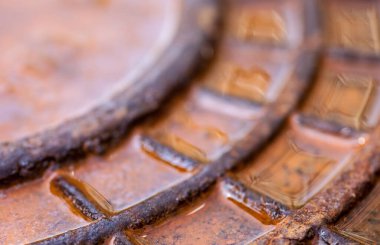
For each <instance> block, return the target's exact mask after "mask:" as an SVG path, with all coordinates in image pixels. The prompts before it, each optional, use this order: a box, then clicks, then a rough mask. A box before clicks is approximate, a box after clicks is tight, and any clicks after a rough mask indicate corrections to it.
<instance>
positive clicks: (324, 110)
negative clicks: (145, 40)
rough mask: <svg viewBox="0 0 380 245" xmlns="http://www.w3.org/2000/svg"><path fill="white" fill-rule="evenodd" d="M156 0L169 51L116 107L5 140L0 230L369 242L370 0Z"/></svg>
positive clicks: (376, 98) (11, 238) (374, 145)
mask: <svg viewBox="0 0 380 245" xmlns="http://www.w3.org/2000/svg"><path fill="white" fill-rule="evenodd" d="M107 2H108V1H105V2H104V3H103V1H99V3H98V4H107ZM127 2H128V1H127ZM144 4H146V6H145V7H146V8H148V6H155V4H156V3H149V2H146V3H144ZM144 4H143V5H144ZM165 4H168V5H170V4H173V6H174V5H175V6H182V9H181V10H178V11H179V12H180V14H179V15H178V16H179V18H178V20H177V21H178V23H177V25H178V26H179V27H178V33H177V35H176V38H174V39H173V40H172V42H171V43H170V45H169V44H167V45H168V46H167V47H166V48H165V49H164V50H163V52H162V53H161V56H158V57H159V58H158V60H161V61H162V60H164V61H165V62H160V61H158V62H157V63H155V65H154V66H153V67H154V69H153V70H152V69H147V70H145V71H144V74H145V75H144V76H147V77H148V78H146V81H147V82H146V83H144V82H141V83H139V84H137V83H136V84H132V85H131V87H130V88H129V89H130V90H125V93H122V94H119V95H117V96H116V97H115V98H116V99H117V101H119V102H120V101H121V102H120V103H116V104H115V107H111V108H110V110H111V111H113V112H114V113H111V114H107V113H106V114H103V113H101V112H102V110H101V109H99V110H100V112H99V113H98V111H97V110H95V111H90V112H89V113H86V114H85V116H83V118H86V119H85V120H87V122H88V123H90V124H91V125H93V124H94V121H95V122H97V123H95V124H96V125H95V126H94V127H89V125H87V124H86V123H83V124H82V122H81V121H80V120H79V121H78V120H77V119H74V120H72V121H69V122H65V123H63V124H62V125H63V126H62V127H63V128H65V129H67V130H68V131H66V132H65V133H67V134H68V136H67V135H66V134H65V135H66V136H67V137H66V136H65V137H62V135H61V134H60V131H59V130H51V131H47V132H43V133H41V134H37V136H32V137H29V138H26V139H24V140H21V141H17V140H16V141H14V142H11V143H4V146H3V147H1V148H0V150H1V151H2V152H3V153H2V155H1V157H0V161H1V162H0V166H1V168H0V177H1V179H2V183H3V184H2V189H1V190H0V222H1V223H0V224H1V233H0V243H3V244H20V243H21V244H22V243H33V244H99V243H104V244H355V243H358V244H376V243H377V242H379V241H380V234H379V228H378V227H379V225H378V224H379V198H378V197H379V176H378V173H379V169H380V163H379V152H380V145H379V143H378V141H377V138H378V137H379V136H380V126H379V117H380V110H379V108H378V107H379V105H380V95H379V92H380V91H379V90H380V85H379V84H378V82H379V78H380V73H379V66H380V62H379V60H380V59H379V52H380V35H379V30H380V21H379V11H380V2H378V1H375V0H365V1H361V0H349V1H343V0H333V1H330V0H329V1H327V0H326V1H325V0H318V1H317V0H315V1H314V0H308V1H305V0H285V1H278V0H270V1H268V0H265V1H264V0H252V1H248V0H229V1H220V2H219V1H216V0H215V1H214V0H209V1H179V0H178V1H172V2H171V3H168V2H166V3H165ZM4 7H9V6H4ZM34 7H35V6H34ZM161 7H162V6H161ZM113 11H115V10H113ZM153 12H155V13H156V14H157V12H159V11H158V10H157V9H154V10H153ZM218 16H219V17H220V19H221V20H222V21H221V23H220V24H217V22H216V20H217V19H218ZM153 17H155V15H153V16H152V18H153ZM139 21H141V22H144V20H139ZM146 23H147V24H148V25H149V23H150V22H149V20H147V22H146ZM156 24H157V23H156ZM136 28H137V29H139V28H140V27H138V26H137V27H136ZM141 28H143V24H142V27H141ZM148 30H149V28H148ZM155 31H157V30H155ZM148 32H149V31H148ZM217 33H220V35H216V34H217ZM150 34H151V33H150ZM216 37H217V45H216V46H214V47H211V46H210V45H209V44H211V43H212V42H211V41H212V40H213V38H214V39H215V38H216ZM141 47H142V49H144V46H143V44H142V46H141ZM176 47H177V48H176ZM133 49H137V48H133ZM137 50H138V49H137ZM58 55H61V54H58ZM211 56H213V58H212V60H210V59H211ZM205 59H208V60H209V61H211V62H208V63H209V66H208V67H206V68H204V69H203V70H194V69H193V68H194V67H195V66H194V62H195V63H201V61H202V60H205ZM155 69H157V71H156V70H155ZM161 69H163V70H161ZM160 71H162V72H160ZM151 74H153V75H151ZM157 74H158V75H157ZM97 76H100V75H97ZM151 76H152V77H151ZM156 76H157V77H156ZM142 81H145V80H144V79H143V80H142ZM185 81H186V82H187V84H186V86H183V87H182V88H181V89H177V90H175V91H176V92H175V93H172V94H171V96H170V98H169V99H168V100H165V101H164V102H165V103H164V104H162V106H161V107H160V109H159V110H158V111H157V112H156V113H153V114H152V113H151V114H150V115H148V116H146V117H144V118H143V120H138V121H136V123H134V124H131V123H130V122H132V120H134V119H135V118H136V117H137V116H140V115H142V114H143V113H148V112H150V111H151V109H154V108H156V107H157V106H158V103H159V102H161V101H162V100H163V99H164V97H165V96H166V95H167V94H168V92H169V91H172V88H173V87H174V86H176V84H177V83H183V82H185ZM157 93H158V94H157ZM155 96H157V97H155ZM84 99H85V98H84ZM91 99H92V97H91ZM59 103H65V101H59ZM103 106H105V108H106V109H107V108H109V107H108V103H107V102H105V104H104V105H103V104H101V105H100V107H99V108H103ZM129 106H130V107H129ZM115 108H118V110H114V109H115ZM120 108H124V109H126V108H128V109H127V110H126V113H124V114H123V113H117V111H119V109H120ZM106 111H107V112H108V109H107V110H106ZM131 111H134V112H133V113H132V115H133V116H131ZM47 113H48V112H47ZM115 113H116V114H115ZM109 115H114V116H109ZM104 120H105V121H104ZM27 124H28V123H27ZM73 134H78V138H72V136H73ZM41 135H42V136H41ZM43 135H47V136H46V137H45V136H43ZM36 137H37V138H38V140H40V141H39V143H38V142H37V143H36V142H35V141H36ZM51 137H54V138H55V141H53V142H51V140H52V138H51ZM31 139H34V140H31ZM20 142H24V143H20ZM54 142H57V144H55V143H54ZM35 144H37V145H39V144H40V145H39V146H38V147H37V148H35V147H36V145H35ZM9 149H11V150H9ZM83 153H85V154H83ZM98 153H104V154H98ZM73 155H74V156H75V159H72V156H73ZM63 159H66V160H65V161H62V160H63ZM20 160H22V161H21V162H20ZM46 161H49V162H50V161H52V162H53V163H52V164H49V166H50V167H48V166H47V163H45V162H46ZM63 163H64V164H63ZM20 164H21V165H20ZM45 165H46V166H45ZM41 169H47V170H46V171H45V172H44V173H42V172H41V171H40V170H41ZM30 176H33V177H34V179H33V180H28V179H27V178H25V177H30ZM20 177H21V178H20ZM9 180H12V181H11V182H9ZM20 234H22V235H20Z"/></svg>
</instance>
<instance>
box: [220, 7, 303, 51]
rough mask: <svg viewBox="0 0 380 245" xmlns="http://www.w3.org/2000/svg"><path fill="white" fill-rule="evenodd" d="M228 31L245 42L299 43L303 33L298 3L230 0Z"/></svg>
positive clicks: (283, 44)
mask: <svg viewBox="0 0 380 245" xmlns="http://www.w3.org/2000/svg"><path fill="white" fill-rule="evenodd" d="M230 5H231V6H230V8H231V10H232V11H231V13H230V16H229V20H230V21H228V23H229V26H228V27H227V30H228V32H229V33H230V35H231V36H232V37H234V38H235V39H237V40H240V41H242V42H245V43H256V44H270V45H276V46H287V45H289V44H292V45H295V44H297V43H299V41H300V39H301V37H302V35H303V33H302V22H301V18H300V14H301V13H302V7H301V5H302V4H300V2H298V1H231V3H230Z"/></svg>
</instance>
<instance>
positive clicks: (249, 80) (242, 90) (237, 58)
mask: <svg viewBox="0 0 380 245" xmlns="http://www.w3.org/2000/svg"><path fill="white" fill-rule="evenodd" d="M272 55H273V54H272ZM221 60H222V61H220V62H217V63H216V64H215V65H214V67H213V68H212V69H211V71H210V72H209V74H208V75H207V76H206V77H204V78H202V81H204V86H205V87H206V88H208V89H209V90H211V91H213V92H214V93H217V94H219V95H220V96H224V97H225V98H226V100H228V99H229V100H230V101H231V103H234V101H235V103H236V102H237V101H240V102H245V103H251V104H253V105H256V106H259V105H262V104H266V103H269V102H272V101H274V100H275V99H276V98H277V97H278V95H279V94H280V93H281V90H282V88H283V87H284V85H285V84H286V83H287V82H288V80H289V79H290V77H291V72H292V63H293V62H294V57H293V56H292V55H284V54H283V53H281V52H278V53H275V55H273V56H268V53H265V52H261V53H260V52H252V51H251V52H247V51H245V50H243V49H242V50H228V52H226V53H225V54H224V57H222V58H221ZM231 98H232V99H231ZM240 104H241V103H240Z"/></svg>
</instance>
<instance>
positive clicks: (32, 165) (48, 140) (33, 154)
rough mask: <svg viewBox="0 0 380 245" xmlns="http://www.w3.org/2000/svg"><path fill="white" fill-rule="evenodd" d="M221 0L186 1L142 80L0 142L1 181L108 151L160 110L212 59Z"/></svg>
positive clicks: (30, 174)
mask: <svg viewBox="0 0 380 245" xmlns="http://www.w3.org/2000/svg"><path fill="white" fill-rule="evenodd" d="M217 7H218V6H217V3H216V1H202V0H195V1H194V0H184V3H183V8H182V13H181V19H180V23H179V27H178V31H177V33H176V34H175V37H174V39H173V41H172V43H170V44H169V45H168V47H167V48H166V50H164V52H163V54H162V55H161V56H160V57H159V58H158V60H157V62H156V64H154V65H153V67H151V68H150V69H149V72H146V73H145V74H144V75H143V76H142V77H140V78H139V80H138V81H137V82H136V84H135V85H134V86H132V87H130V88H124V89H122V90H121V92H118V93H117V94H114V95H113V96H112V98H111V99H110V100H109V101H106V102H104V103H103V104H100V105H98V106H97V107H95V108H94V109H92V110H90V111H89V112H87V113H85V114H83V115H81V116H79V117H77V118H74V119H71V120H68V121H66V122H65V123H63V124H61V125H59V126H57V127H55V128H53V129H51V130H47V131H44V132H41V133H37V134H35V135H33V136H30V137H26V138H24V139H20V140H16V141H14V142H2V143H0V183H8V182H9V181H13V180H17V179H21V178H26V177H34V176H36V175H37V174H38V173H40V172H41V171H42V170H44V169H46V168H47V167H48V166H49V165H50V164H51V163H52V162H63V161H65V160H68V159H69V158H72V157H80V156H83V155H85V154H87V153H95V154H99V153H103V152H104V151H105V150H106V149H107V148H109V147H111V146H112V145H114V144H115V143H116V142H117V141H118V140H120V139H121V138H122V137H123V136H124V135H125V133H126V131H127V130H128V128H130V126H131V123H132V122H133V121H135V120H136V119H137V118H139V117H141V116H143V115H145V114H147V113H149V112H152V111H153V110H155V109H157V108H158V106H159V104H160V103H161V102H162V101H163V100H164V99H165V97H166V95H167V94H168V93H169V92H171V91H172V90H173V88H174V87H176V86H178V85H180V84H184V83H185V82H186V81H187V80H188V79H189V77H191V75H192V74H193V73H195V71H196V70H197V69H198V68H199V67H200V64H204V63H205V62H200V61H205V60H208V59H210V58H211V57H210V54H212V52H209V51H210V50H212V45H213V43H214V41H215V40H216V39H217V38H216V36H217V30H218V28H216V26H217V25H218V21H217V19H218V13H219V12H220V11H218V10H217Z"/></svg>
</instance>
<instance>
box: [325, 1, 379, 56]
mask: <svg viewBox="0 0 380 245" xmlns="http://www.w3.org/2000/svg"><path fill="white" fill-rule="evenodd" d="M340 3H341V2H340ZM329 4H330V5H331V6H329V7H327V11H326V14H327V18H326V19H325V28H326V31H327V33H326V34H327V40H328V45H330V46H332V47H337V48H342V49H345V50H348V51H353V52H358V53H366V54H374V53H375V54H378V53H379V52H380V25H379V23H380V22H379V21H380V19H379V5H378V3H376V2H375V1H347V2H345V4H336V3H335V4H334V3H332V4H331V3H327V4H326V6H327V5H329Z"/></svg>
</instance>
